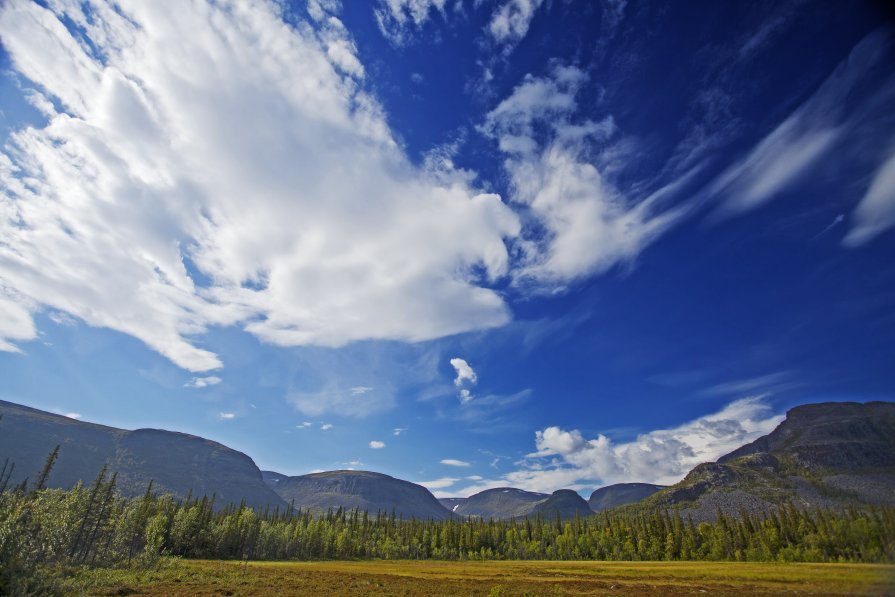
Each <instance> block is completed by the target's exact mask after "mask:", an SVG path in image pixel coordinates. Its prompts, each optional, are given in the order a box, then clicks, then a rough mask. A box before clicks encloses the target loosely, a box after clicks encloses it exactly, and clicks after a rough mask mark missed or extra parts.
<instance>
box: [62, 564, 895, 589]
mask: <svg viewBox="0 0 895 597" xmlns="http://www.w3.org/2000/svg"><path fill="white" fill-rule="evenodd" d="M68 582H69V587H68V588H69V590H70V591H72V592H81V593H86V594H91V595H206V596H212V595H215V596H217V595H445V596H453V595H482V596H490V597H497V596H499V595H606V596H619V595H621V596H632V595H671V596H678V595H680V596H683V595H687V596H693V595H697V596H698V595H706V596H730V597H732V596H736V597H745V596H751V595H765V596H769V597H770V596H774V597H776V596H782V595H792V596H808V595H812V596H824V597H835V596H840V595H842V596H844V595H855V596H874V597H876V596H880V597H882V596H886V595H895V566H891V565H872V564H774V563H769V564H756V563H725V562H518V561H516V562H443V561H422V562H417V561H362V562H249V563H248V564H247V565H245V566H244V565H243V564H241V563H238V562H227V561H214V560H204V561H203V560H181V561H178V560H168V561H166V562H165V563H164V564H163V565H162V566H161V567H160V568H159V569H158V570H154V571H139V572H135V571H128V570H93V571H88V570H84V571H80V572H79V573H77V574H76V575H75V576H74V577H73V578H71V579H70V580H69V581H68Z"/></svg>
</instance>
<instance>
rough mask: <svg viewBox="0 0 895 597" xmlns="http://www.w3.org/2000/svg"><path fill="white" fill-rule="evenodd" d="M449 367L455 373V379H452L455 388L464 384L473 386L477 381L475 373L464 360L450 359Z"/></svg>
mask: <svg viewBox="0 0 895 597" xmlns="http://www.w3.org/2000/svg"><path fill="white" fill-rule="evenodd" d="M451 366H452V367H453V368H454V370H455V371H456V372H457V377H455V378H454V385H455V386H457V387H459V386H462V385H463V384H465V383H470V384H474V383H476V382H477V381H478V377H477V376H476V374H475V371H474V370H473V368H472V367H471V366H470V365H469V363H467V362H466V360H465V359H461V358H459V357H454V358H453V359H451Z"/></svg>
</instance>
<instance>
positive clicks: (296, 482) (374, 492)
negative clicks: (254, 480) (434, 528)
mask: <svg viewBox="0 0 895 597" xmlns="http://www.w3.org/2000/svg"><path fill="white" fill-rule="evenodd" d="M269 479H270V481H269V482H270V483H271V488H272V489H274V491H276V492H277V494H279V496H280V497H281V498H283V500H285V501H286V502H287V503H294V505H295V507H296V508H301V509H303V510H310V511H312V512H316V513H322V512H326V511H327V510H329V509H330V508H332V509H338V508H343V509H346V510H352V509H354V508H358V509H360V510H366V511H368V512H369V513H370V514H374V515H375V514H376V513H377V512H383V513H385V514H391V513H392V512H395V514H396V515H398V516H403V517H404V518H416V519H421V520H428V519H434V520H444V519H446V518H450V516H451V513H450V511H449V510H448V509H447V508H445V507H444V506H442V505H441V504H440V503H439V502H438V500H437V499H435V496H433V495H432V494H431V493H429V490H428V489H426V488H425V487H423V486H421V485H417V484H415V483H411V482H409V481H402V480H400V479H395V478H394V477H389V476H388V475H383V474H381V473H373V472H367V471H327V472H325V473H312V474H310V475H300V476H297V477H285V478H281V479H280V480H278V481H273V480H272V477H269Z"/></svg>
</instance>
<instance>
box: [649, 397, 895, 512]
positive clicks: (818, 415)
mask: <svg viewBox="0 0 895 597" xmlns="http://www.w3.org/2000/svg"><path fill="white" fill-rule="evenodd" d="M785 502H793V503H794V504H796V505H799V506H807V507H812V506H821V507H834V508H835V507H840V506H844V505H848V504H855V505H861V504H887V505H895V403H891V402H868V403H866V404H859V403H854V402H846V403H824V404H808V405H804V406H799V407H796V408H794V409H792V410H790V411H789V412H788V413H787V415H786V419H785V420H784V421H783V422H782V423H781V424H780V425H779V426H778V427H777V428H776V429H774V431H772V432H771V433H769V434H768V435H766V436H763V437H761V438H759V439H757V440H755V441H754V442H752V443H751V444H747V445H745V446H743V447H741V448H738V449H737V450H734V451H733V452H731V453H730V454H727V455H726V456H723V457H721V458H719V459H718V461H717V462H714V463H706V464H701V465H699V466H697V467H696V468H694V469H693V470H692V471H690V473H689V474H688V475H687V476H686V477H685V478H684V480H683V481H681V482H680V483H677V484H675V485H672V486H671V487H669V488H667V489H664V490H662V491H659V492H658V493H656V494H654V495H653V496H651V497H649V498H647V499H646V500H644V502H642V503H643V504H644V505H646V506H658V507H665V508H667V507H669V506H672V507H675V508H679V509H681V512H682V513H683V514H690V515H692V516H693V517H694V519H697V520H706V519H711V518H714V516H715V513H716V511H717V509H719V508H720V510H721V511H722V512H724V513H725V514H730V515H736V514H737V513H738V512H740V511H741V510H746V511H751V512H759V511H765V510H768V509H770V508H772V507H774V506H776V505H779V504H781V503H785Z"/></svg>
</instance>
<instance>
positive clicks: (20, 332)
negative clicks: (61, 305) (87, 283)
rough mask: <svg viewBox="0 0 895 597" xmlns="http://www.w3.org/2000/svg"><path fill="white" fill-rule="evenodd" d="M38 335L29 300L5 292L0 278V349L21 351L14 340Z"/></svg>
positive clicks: (27, 338) (25, 339)
mask: <svg viewBox="0 0 895 597" xmlns="http://www.w3.org/2000/svg"><path fill="white" fill-rule="evenodd" d="M0 157H2V156H0ZM23 303H24V304H23ZM36 337H37V330H36V329H35V327H34V320H33V319H31V309H30V308H29V306H28V304H27V302H25V301H24V300H23V298H22V297H20V296H15V295H14V294H12V293H5V292H4V288H3V285H2V280H0V351H4V352H21V350H20V349H19V348H18V347H17V346H16V345H15V344H13V342H14V341H19V342H21V341H27V340H33V339H35V338H36Z"/></svg>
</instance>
